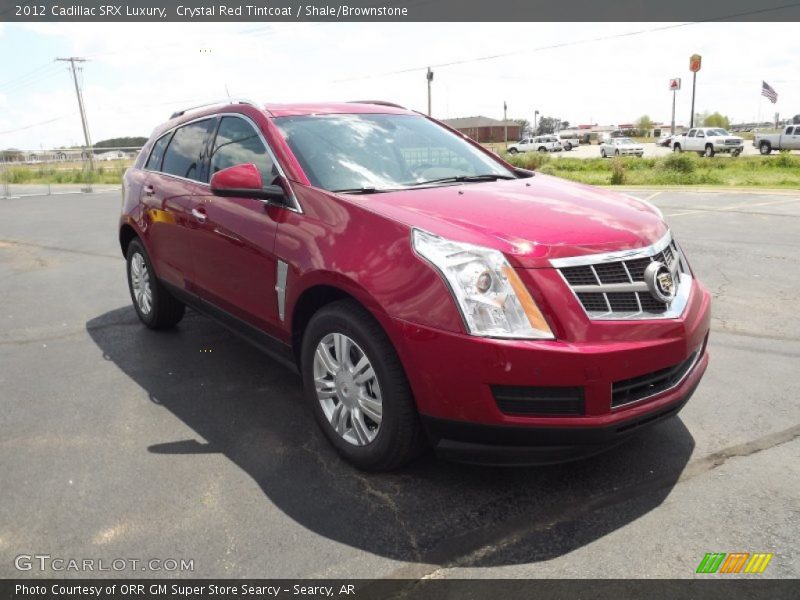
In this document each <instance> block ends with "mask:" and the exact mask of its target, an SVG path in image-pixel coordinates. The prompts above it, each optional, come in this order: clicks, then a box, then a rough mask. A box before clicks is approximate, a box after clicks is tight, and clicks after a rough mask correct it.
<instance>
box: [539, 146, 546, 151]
mask: <svg viewBox="0 0 800 600" xmlns="http://www.w3.org/2000/svg"><path fill="white" fill-rule="evenodd" d="M539 152H547V148H545V147H544V146H542V147H541V148H539Z"/></svg>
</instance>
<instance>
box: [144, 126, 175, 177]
mask: <svg viewBox="0 0 800 600" xmlns="http://www.w3.org/2000/svg"><path fill="white" fill-rule="evenodd" d="M170 135H171V134H167V135H165V136H162V137H161V138H159V139H158V140H157V141H156V143H155V144H153V149H152V150H151V151H150V157H149V158H148V159H147V163H146V164H145V166H144V168H145V169H147V170H149V171H160V170H161V161H162V160H163V159H164V150H166V148H167V144H168V143H169V138H170Z"/></svg>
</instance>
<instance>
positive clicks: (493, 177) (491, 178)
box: [411, 173, 516, 185]
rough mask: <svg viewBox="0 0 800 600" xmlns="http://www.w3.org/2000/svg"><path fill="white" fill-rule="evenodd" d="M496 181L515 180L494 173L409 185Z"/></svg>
mask: <svg viewBox="0 0 800 600" xmlns="http://www.w3.org/2000/svg"><path fill="white" fill-rule="evenodd" d="M498 179H516V177H514V176H512V175H498V174H495V173H486V174H483V175H455V176H453V177H440V178H439V179H429V180H427V181H418V182H416V183H412V184H411V185H427V184H429V183H450V182H453V183H463V182H472V181H497V180H498Z"/></svg>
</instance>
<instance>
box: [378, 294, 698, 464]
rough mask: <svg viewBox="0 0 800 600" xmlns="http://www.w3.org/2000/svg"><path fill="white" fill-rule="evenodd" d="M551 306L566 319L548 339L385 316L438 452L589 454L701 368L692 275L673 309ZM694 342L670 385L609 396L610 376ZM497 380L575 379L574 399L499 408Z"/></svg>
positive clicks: (677, 393) (681, 389)
mask: <svg viewBox="0 0 800 600" xmlns="http://www.w3.org/2000/svg"><path fill="white" fill-rule="evenodd" d="M570 311H572V312H574V313H575V314H569V313H570ZM560 312H561V317H562V322H570V328H569V330H567V331H566V332H564V333H562V335H559V336H558V337H559V339H558V340H555V341H525V340H499V339H488V338H480V337H474V336H469V335H465V334H461V333H454V332H445V331H441V330H437V329H432V328H428V327H423V326H419V325H416V324H411V323H407V322H404V321H398V320H394V321H393V324H392V325H393V327H391V331H392V333H391V336H392V338H393V341H394V342H395V347H396V348H397V350H398V354H399V355H400V359H401V361H402V362H403V365H404V366H405V371H406V374H407V376H408V379H409V383H410V384H411V388H412V391H413V393H414V398H415V400H416V402H417V407H418V410H419V412H420V414H421V416H422V419H423V422H424V423H425V425H426V428H427V430H428V434H429V437H430V439H431V441H432V443H433V444H434V446H435V447H436V448H437V451H438V452H439V453H440V454H442V455H443V456H446V457H449V458H458V457H459V455H463V456H466V457H467V458H466V459H467V460H471V461H472V462H488V463H492V464H505V463H508V462H513V463H519V462H522V463H541V462H557V461H562V460H565V459H566V460H569V459H572V458H579V457H581V456H585V455H589V454H593V453H596V452H599V451H602V450H604V449H606V448H608V447H609V446H613V445H615V444H617V443H619V442H620V441H621V440H622V439H624V438H625V437H627V435H628V434H629V433H633V432H634V431H635V430H639V429H641V425H644V424H649V423H654V422H657V421H659V420H661V419H663V418H667V417H669V416H672V415H674V414H677V412H678V410H679V409H680V407H681V406H683V404H684V403H685V402H686V401H687V400H688V399H689V397H690V396H691V394H692V392H693V391H694V389H695V387H696V386H697V385H698V383H699V382H700V379H701V378H702V376H703V373H704V372H705V370H706V367H707V364H708V354H707V350H706V346H705V344H706V338H707V334H708V331H709V326H710V294H709V293H708V291H707V290H705V288H703V286H702V285H701V284H700V283H699V282H696V281H695V285H694V286H693V289H692V291H691V294H690V296H689V300H688V302H687V305H686V308H685V309H684V311H683V313H682V314H681V316H680V317H679V318H676V319H663V320H640V321H631V322H620V321H608V322H602V323H601V322H597V321H593V322H590V321H589V320H588V319H586V318H585V315H583V314H582V313H579V312H578V311H577V310H573V308H572V307H571V306H570V303H569V302H565V303H564V304H563V305H562V306H561V307H560ZM578 332H583V338H581V339H579V334H578ZM586 332H591V335H588V334H586ZM570 339H572V340H573V341H570ZM698 349H700V351H699V354H698V355H697V356H698V358H697V360H696V361H694V362H693V363H692V366H691V368H689V370H688V371H687V372H685V374H684V375H683V376H682V377H681V379H680V380H679V381H678V382H676V383H675V384H674V385H671V386H669V387H665V388H663V389H662V390H659V391H656V392H654V393H653V394H652V395H648V396H645V397H643V398H641V399H638V400H636V401H635V402H630V403H626V404H621V405H618V406H612V399H613V397H614V394H613V389H614V384H615V383H616V384H618V385H619V384H620V383H624V382H627V381H631V380H636V379H637V378H640V377H644V376H647V375H649V374H652V373H654V372H658V371H660V370H663V369H668V368H670V367H674V366H675V365H678V364H680V363H683V362H684V361H687V359H689V358H690V357H691V356H692V354H693V353H694V352H695V351H696V350H698ZM497 386H518V387H531V388H533V387H535V388H537V389H564V388H567V387H570V388H573V389H575V388H578V389H580V390H581V394H582V404H581V407H580V410H578V411H575V412H574V413H572V414H563V413H561V414H552V413H551V414H545V413H544V412H539V413H537V412H530V413H526V414H519V413H517V414H509V411H508V410H507V409H506V408H503V409H501V404H500V402H499V401H498V398H496V395H495V392H494V391H493V389H497ZM471 455H477V456H478V457H479V458H477V459H475V458H469V456H471ZM481 456H483V458H480V457H481ZM487 457H488V458H487ZM515 457H516V458H515ZM463 459H464V458H462V460H463Z"/></svg>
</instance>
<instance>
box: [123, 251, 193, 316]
mask: <svg viewBox="0 0 800 600" xmlns="http://www.w3.org/2000/svg"><path fill="white" fill-rule="evenodd" d="M127 261H128V269H127V273H128V290H129V291H130V293H131V300H132V301H133V307H134V308H135V309H136V314H137V315H138V316H139V320H140V321H141V322H142V323H143V324H144V325H145V326H147V327H149V328H150V329H170V328H172V327H175V325H177V324H178V323H179V322H180V321H181V319H183V315H184V312H185V311H186V306H185V305H184V304H183V302H180V301H179V300H177V299H176V298H175V297H174V296H172V294H170V293H169V292H168V291H167V289H166V288H165V287H164V286H163V284H162V283H161V282H160V281H159V280H158V278H157V277H156V275H155V271H154V270H153V264H152V263H151V262H150V257H149V256H148V254H147V250H145V249H144V245H143V244H142V242H141V241H140V240H139V239H134V240H133V241H131V243H130V244H129V245H128V254H127Z"/></svg>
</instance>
